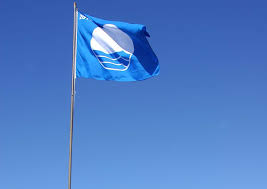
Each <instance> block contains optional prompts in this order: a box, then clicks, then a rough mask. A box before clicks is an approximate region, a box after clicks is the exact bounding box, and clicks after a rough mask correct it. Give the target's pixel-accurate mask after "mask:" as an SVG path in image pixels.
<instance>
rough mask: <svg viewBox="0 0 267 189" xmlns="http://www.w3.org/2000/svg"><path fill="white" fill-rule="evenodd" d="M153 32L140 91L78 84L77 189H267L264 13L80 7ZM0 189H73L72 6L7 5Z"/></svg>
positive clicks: (139, 4) (1, 48) (153, 4)
mask: <svg viewBox="0 0 267 189" xmlns="http://www.w3.org/2000/svg"><path fill="white" fill-rule="evenodd" d="M78 8H79V10H81V11H83V12H85V13H87V14H90V15H92V16H96V17H100V18H104V19H109V20H119V21H126V22H131V23H140V24H144V25H146V26H147V29H148V32H149V33H150V35H151V38H150V39H149V40H150V43H151V46H152V47H153V49H154V51H155V52H156V54H157V56H158V58H159V60H160V65H161V73H160V75H159V76H158V77H155V78H152V79H149V80H146V81H143V82H131V83H121V82H106V81H96V80H91V79H78V80H77V95H76V105H75V125H74V144H73V189H84V188H89V189H148V188H153V189H178V188H181V189H215V188H216V189H238V188H242V189H252V188H257V189H266V188H267V179H266V177H267V150H266V144H267V138H266V133H267V127H266V126H267V99H266V96H267V85H266V82H267V74H266V71H267V53H266V51H267V35H266V32H267V11H266V10H267V9H266V8H267V4H266V3H265V2H264V1H196V0H195V1H194V0H191V1H175V0H164V1H152V0H148V1H145V0H135V1H122V0H120V1H119V0H113V1H104V0H103V1H100V0H90V1H82V0H80V1H78ZM0 23H1V30H0V65H1V74H0V81H1V90H0V188H3V189H24V188H25V189H37V188H38V189H48V188H49V189H66V188H67V171H68V144H69V120H70V91H71V64H72V29H73V28H72V24H73V1H67V0H65V1H63V0H60V1H51V0H47V1H33V0H32V1H30V0H29V1H25V0H21V1H12V0H9V1H1V3H0Z"/></svg>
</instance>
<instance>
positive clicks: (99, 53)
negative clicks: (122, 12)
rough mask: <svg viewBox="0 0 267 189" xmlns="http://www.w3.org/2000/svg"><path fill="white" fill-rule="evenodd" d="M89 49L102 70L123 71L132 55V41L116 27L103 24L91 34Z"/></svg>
mask: <svg viewBox="0 0 267 189" xmlns="http://www.w3.org/2000/svg"><path fill="white" fill-rule="evenodd" d="M90 45H91V49H92V51H93V53H94V55H95V56H96V58H97V60H98V61H99V63H100V64H101V65H102V66H103V68H105V69H108V70H115V71H125V70H127V69H128V68H129V66H130V63H131V58H132V55H133V53H134V44H133V41H132V39H131V38H130V37H129V36H128V35H127V34H126V33H125V32H123V31H122V30H120V29H119V28H118V27H117V26H115V25H113V24H105V25H104V26H103V27H96V28H95V29H94V31H93V33H92V39H91V42H90Z"/></svg>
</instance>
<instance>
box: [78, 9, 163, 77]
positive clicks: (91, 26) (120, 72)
mask: <svg viewBox="0 0 267 189" xmlns="http://www.w3.org/2000/svg"><path fill="white" fill-rule="evenodd" d="M147 37H149V34H148V32H147V31H146V27H145V26H143V25H139V24H129V23H124V22H117V21H108V20H103V19H99V18H95V17H92V16H88V15H86V14H82V13H80V12H78V22H77V54H76V77H78V78H79V77H82V78H94V79H98V80H115V81H138V80H144V79H147V78H150V77H152V76H155V75H158V74H159V63H158V58H157V57H156V55H155V53H154V52H153V50H152V48H151V47H150V45H149V43H148V40H147Z"/></svg>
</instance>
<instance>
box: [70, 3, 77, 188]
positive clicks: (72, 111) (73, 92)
mask: <svg viewBox="0 0 267 189" xmlns="http://www.w3.org/2000/svg"><path fill="white" fill-rule="evenodd" d="M73 8H74V13H73V15H74V22H73V54H72V80H71V109H70V145H69V177H68V189H71V166H72V139H73V113H74V97H75V79H76V49H77V15H78V14H77V4H76V2H74V5H73Z"/></svg>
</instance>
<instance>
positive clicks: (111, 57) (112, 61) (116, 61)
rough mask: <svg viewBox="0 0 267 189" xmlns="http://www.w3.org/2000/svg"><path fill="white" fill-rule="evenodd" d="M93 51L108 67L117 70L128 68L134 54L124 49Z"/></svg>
mask: <svg viewBox="0 0 267 189" xmlns="http://www.w3.org/2000/svg"><path fill="white" fill-rule="evenodd" d="M93 53H94V55H95V56H96V57H97V59H98V61H99V62H100V63H101V64H102V65H103V66H104V67H105V68H106V69H110V70H117V71H123V70H126V69H127V68H128V67H129V65H130V61H131V56H132V54H128V53H125V52H124V51H121V52H116V53H112V54H106V53H104V52H102V51H96V50H93Z"/></svg>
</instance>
